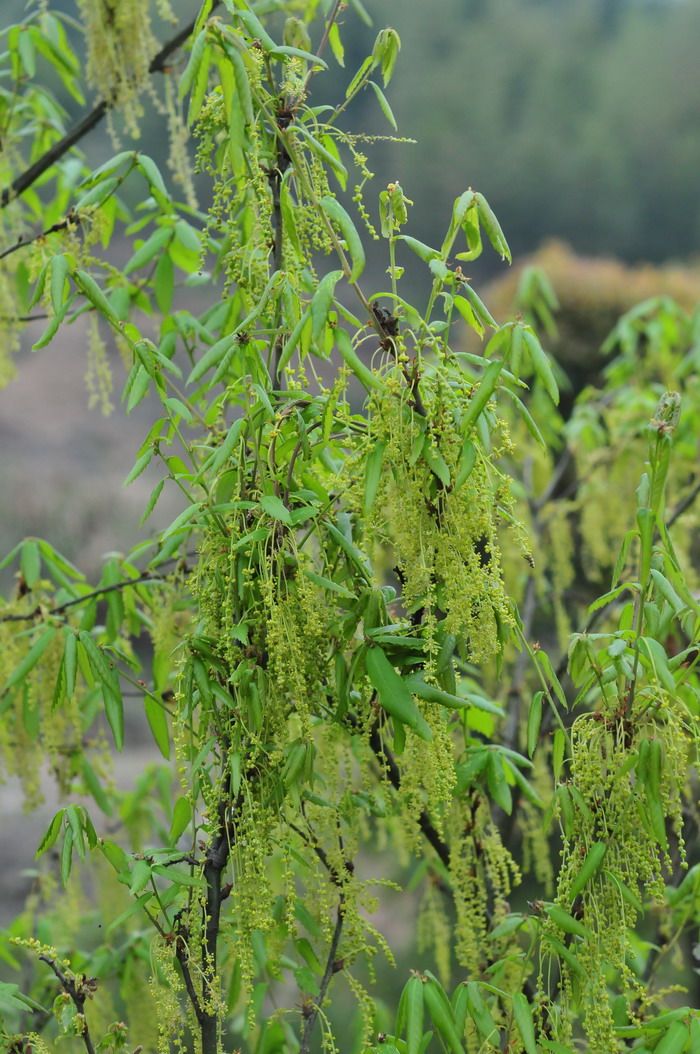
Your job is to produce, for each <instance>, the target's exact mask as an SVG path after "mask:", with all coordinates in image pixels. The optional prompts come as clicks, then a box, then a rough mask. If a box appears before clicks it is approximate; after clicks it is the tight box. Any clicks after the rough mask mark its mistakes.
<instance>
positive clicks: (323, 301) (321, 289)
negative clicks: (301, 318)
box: [310, 271, 343, 341]
mask: <svg viewBox="0 0 700 1054" xmlns="http://www.w3.org/2000/svg"><path fill="white" fill-rule="evenodd" d="M342 277H343V272H342V271H330V272H329V273H328V274H327V275H324V276H323V278H322V279H321V281H320V282H319V283H318V285H317V287H316V292H315V293H314V295H313V299H312V301H311V305H310V310H311V337H312V339H313V340H315V341H317V340H318V339H319V338H320V337H321V334H322V333H323V330H324V329H325V326H326V322H327V321H328V312H329V311H330V309H331V307H332V306H333V293H334V291H335V287H336V285H337V284H338V282H339V281H340V279H341V278H342Z"/></svg>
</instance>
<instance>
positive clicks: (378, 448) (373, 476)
mask: <svg viewBox="0 0 700 1054" xmlns="http://www.w3.org/2000/svg"><path fill="white" fill-rule="evenodd" d="M385 450H386V442H385V441H384V440H381V442H375V443H374V444H373V445H372V449H371V451H370V453H369V455H368V456H367V461H366V463H365V499H364V507H363V511H364V515H365V516H369V514H370V512H371V511H372V506H373V505H374V501H375V498H376V497H377V491H378V490H379V483H380V481H381V478H382V466H383V464H384V451H385Z"/></svg>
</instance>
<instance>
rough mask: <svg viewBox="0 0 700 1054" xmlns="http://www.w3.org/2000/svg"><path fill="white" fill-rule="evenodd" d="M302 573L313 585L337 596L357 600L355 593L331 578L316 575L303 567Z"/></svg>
mask: <svg viewBox="0 0 700 1054" xmlns="http://www.w3.org/2000/svg"><path fill="white" fill-rule="evenodd" d="M303 573H304V575H305V576H306V577H307V578H308V579H309V581H311V582H313V583H314V585H317V586H320V587H321V589H327V590H328V591H329V592H331V593H337V594H338V596H339V597H345V598H346V599H347V600H357V594H356V593H352V592H351V591H350V590H349V589H346V588H345V586H341V585H340V584H339V583H338V582H335V581H334V580H333V579H331V578H324V577H323V575H317V574H316V573H315V572H314V571H307V570H306V569H304V572H303Z"/></svg>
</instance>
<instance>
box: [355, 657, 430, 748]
mask: <svg viewBox="0 0 700 1054" xmlns="http://www.w3.org/2000/svg"><path fill="white" fill-rule="evenodd" d="M365 664H366V666H367V675H368V677H369V679H370V681H371V683H372V686H373V687H374V688H376V690H377V694H378V695H379V702H380V703H381V705H382V707H383V709H384V710H386V712H387V713H388V714H390V716H391V717H395V718H396V719H397V720H398V721H401V722H402V723H403V724H404V725H408V727H409V728H411V729H413V731H414V732H415V733H416V735H417V736H420V738H421V739H425V740H426V741H427V742H430V741H431V740H432V738H433V733H432V729H431V728H430V726H429V725H428V723H427V722H426V720H425V718H424V717H423V715H422V714H421V712H420V710H419V709H418V707H417V706H416V704H415V702H414V701H413V696H412V695H411V693H410V691H409V690H408V688H407V687H406V685H405V684H404V683H403V681H402V680H401V678H400V677H399V675H398V673H397V672H396V670H395V669H394V667H393V666H392V665H391V663H390V662H389V660H388V659H387V657H386V655H385V654H384V652H383V651H382V649H381V648H377V647H372V648H368V650H367V653H366V655H365Z"/></svg>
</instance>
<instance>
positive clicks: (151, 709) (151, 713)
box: [143, 694, 170, 759]
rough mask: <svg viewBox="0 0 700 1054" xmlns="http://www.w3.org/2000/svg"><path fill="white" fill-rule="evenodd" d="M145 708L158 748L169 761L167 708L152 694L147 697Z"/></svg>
mask: <svg viewBox="0 0 700 1054" xmlns="http://www.w3.org/2000/svg"><path fill="white" fill-rule="evenodd" d="M143 708H144V712H145V714H146V719H147V720H148V725H149V728H150V729H151V732H152V733H153V738H154V740H155V742H156V746H157V747H158V749H159V750H160V752H161V754H162V755H163V757H164V758H166V759H167V758H169V757H170V731H169V729H168V717H167V714H166V711H165V708H164V707H163V705H162V704H161V703H159V702H158V700H157V699H154V697H153V696H152V695H150V694H149V695H146V696H145V698H144V700H143Z"/></svg>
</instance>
